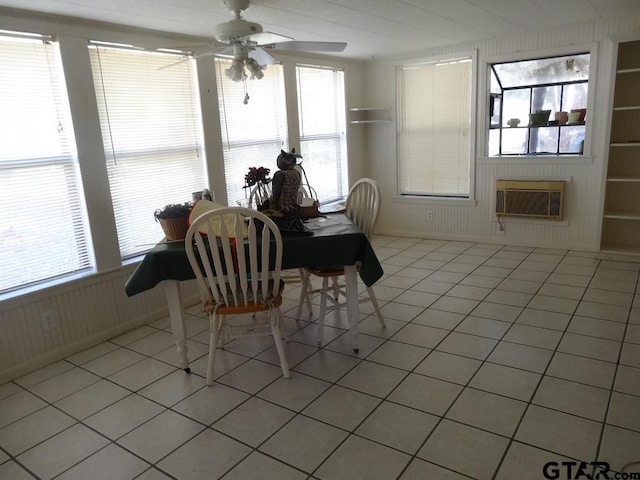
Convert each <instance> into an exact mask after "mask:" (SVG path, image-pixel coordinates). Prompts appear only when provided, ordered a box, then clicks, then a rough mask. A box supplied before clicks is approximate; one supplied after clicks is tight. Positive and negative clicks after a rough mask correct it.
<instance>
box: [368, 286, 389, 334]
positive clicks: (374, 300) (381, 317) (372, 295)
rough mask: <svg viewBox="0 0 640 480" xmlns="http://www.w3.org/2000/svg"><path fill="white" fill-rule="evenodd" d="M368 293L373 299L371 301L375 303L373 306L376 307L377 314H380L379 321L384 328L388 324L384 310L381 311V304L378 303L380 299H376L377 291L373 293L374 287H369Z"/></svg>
mask: <svg viewBox="0 0 640 480" xmlns="http://www.w3.org/2000/svg"><path fill="white" fill-rule="evenodd" d="M367 293H368V294H369V298H370V299H371V303H373V308H375V309H376V315H377V316H378V321H379V322H380V325H382V328H384V327H386V326H387V324H386V323H385V321H384V317H383V316H382V312H381V311H380V306H379V305H378V300H377V299H376V295H375V293H373V288H371V287H367Z"/></svg>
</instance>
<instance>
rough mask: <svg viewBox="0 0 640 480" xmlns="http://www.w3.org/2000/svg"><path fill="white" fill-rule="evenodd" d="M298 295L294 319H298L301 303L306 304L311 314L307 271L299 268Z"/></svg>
mask: <svg viewBox="0 0 640 480" xmlns="http://www.w3.org/2000/svg"><path fill="white" fill-rule="evenodd" d="M299 272H300V297H299V299H298V310H297V311H296V319H298V320H300V314H301V313H302V305H303V304H304V303H306V304H307V310H308V311H309V316H311V315H312V314H313V312H312V310H311V299H310V298H309V273H307V272H306V271H305V270H304V269H302V268H300V269H299Z"/></svg>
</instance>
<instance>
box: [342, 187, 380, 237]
mask: <svg viewBox="0 0 640 480" xmlns="http://www.w3.org/2000/svg"><path fill="white" fill-rule="evenodd" d="M346 213H347V216H348V217H349V218H350V219H351V220H352V221H353V223H355V224H356V225H358V227H359V228H360V230H362V231H363V232H364V234H365V235H366V236H367V237H369V236H370V235H371V234H372V233H373V229H374V228H375V226H376V222H377V221H378V214H379V213H380V188H379V187H378V184H377V183H376V182H375V181H374V180H371V179H370V178H361V179H360V180H358V181H357V182H356V183H354V185H353V186H352V187H351V190H349V196H348V197H347V202H346Z"/></svg>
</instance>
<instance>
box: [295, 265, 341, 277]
mask: <svg viewBox="0 0 640 480" xmlns="http://www.w3.org/2000/svg"><path fill="white" fill-rule="evenodd" d="M304 269H305V270H306V271H307V272H309V273H312V274H314V275H317V276H318V277H336V276H339V275H344V267H343V266H342V265H329V266H325V267H304Z"/></svg>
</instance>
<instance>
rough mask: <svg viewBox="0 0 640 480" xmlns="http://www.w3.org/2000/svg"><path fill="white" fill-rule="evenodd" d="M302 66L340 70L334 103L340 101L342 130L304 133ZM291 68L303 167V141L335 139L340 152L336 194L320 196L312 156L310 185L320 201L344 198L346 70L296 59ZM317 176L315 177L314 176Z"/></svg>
mask: <svg viewBox="0 0 640 480" xmlns="http://www.w3.org/2000/svg"><path fill="white" fill-rule="evenodd" d="M303 68H307V69H316V70H326V71H330V72H332V73H334V74H335V73H336V72H340V73H341V75H342V85H341V88H342V95H343V96H342V99H341V100H340V102H336V103H341V105H339V107H341V108H340V112H339V114H340V119H339V123H341V125H339V126H340V127H342V132H330V133H326V132H325V133H316V134H307V135H305V133H304V125H303V123H304V119H303V118H302V109H303V105H302V100H301V98H300V77H299V69H303ZM293 69H294V71H295V79H296V84H295V87H296V88H295V91H296V99H297V105H296V114H297V123H298V134H299V140H298V141H299V144H300V153H301V154H302V156H303V163H302V165H303V167H304V165H305V163H304V162H305V160H304V156H305V154H306V153H307V152H306V151H305V149H304V148H303V142H314V141H322V140H333V141H335V142H336V143H337V144H338V145H339V146H340V147H339V149H340V153H341V158H340V159H339V160H338V161H337V162H336V170H338V171H339V172H340V173H339V175H338V177H337V178H336V183H335V187H336V196H335V197H333V198H322V195H321V190H322V189H320V188H319V187H318V184H319V183H320V182H318V181H317V180H314V176H313V170H314V169H313V163H312V162H313V158H309V159H308V160H309V161H308V162H307V170H310V172H311V173H310V174H309V175H310V177H311V179H310V180H309V181H310V183H311V187H313V188H314V189H315V190H316V192H318V196H319V197H320V198H319V201H320V203H331V202H334V201H339V200H342V199H344V198H346V196H347V194H348V193H349V185H350V183H349V142H348V138H347V130H348V128H347V125H348V118H347V98H346V95H347V93H346V90H347V82H346V76H347V74H346V71H345V68H344V67H342V66H337V65H332V64H330V63H320V62H318V63H310V62H300V61H296V62H294V65H293ZM336 113H338V111H336ZM309 165H311V167H312V168H311V169H310V168H309ZM316 178H317V177H316Z"/></svg>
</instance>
